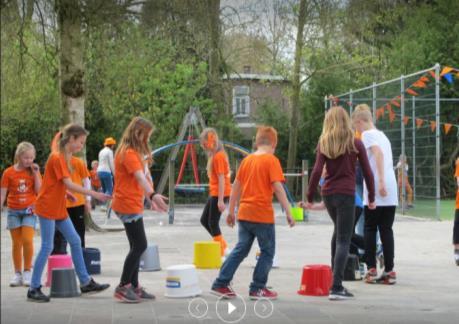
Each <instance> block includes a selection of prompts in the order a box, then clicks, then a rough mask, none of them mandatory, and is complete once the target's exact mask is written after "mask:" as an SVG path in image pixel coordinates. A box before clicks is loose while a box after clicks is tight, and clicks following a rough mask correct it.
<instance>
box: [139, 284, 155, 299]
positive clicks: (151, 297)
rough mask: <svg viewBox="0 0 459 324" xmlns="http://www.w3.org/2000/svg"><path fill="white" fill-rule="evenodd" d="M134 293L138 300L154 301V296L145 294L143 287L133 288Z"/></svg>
mask: <svg viewBox="0 0 459 324" xmlns="http://www.w3.org/2000/svg"><path fill="white" fill-rule="evenodd" d="M134 291H135V293H136V295H137V296H138V297H139V298H140V299H145V300H154V299H156V297H155V295H153V294H149V293H147V292H146V291H145V289H144V288H143V287H140V286H138V287H137V288H134Z"/></svg>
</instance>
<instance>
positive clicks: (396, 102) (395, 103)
mask: <svg viewBox="0 0 459 324" xmlns="http://www.w3.org/2000/svg"><path fill="white" fill-rule="evenodd" d="M390 103H391V104H393V105H394V106H395V107H400V103H399V102H398V101H397V100H396V99H392V100H391V101H390Z"/></svg>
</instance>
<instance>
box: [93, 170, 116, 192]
mask: <svg viewBox="0 0 459 324" xmlns="http://www.w3.org/2000/svg"><path fill="white" fill-rule="evenodd" d="M97 176H98V177H99V179H100V183H101V185H102V191H103V192H104V193H105V194H107V195H112V193H113V176H112V174H111V172H106V171H101V172H97Z"/></svg>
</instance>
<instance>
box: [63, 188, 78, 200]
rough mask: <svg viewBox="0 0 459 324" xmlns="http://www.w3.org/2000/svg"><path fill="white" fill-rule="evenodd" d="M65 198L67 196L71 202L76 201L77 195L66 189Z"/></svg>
mask: <svg viewBox="0 0 459 324" xmlns="http://www.w3.org/2000/svg"><path fill="white" fill-rule="evenodd" d="M65 198H67V199H68V200H70V201H71V202H75V201H77V197H76V196H75V195H74V194H73V193H71V192H70V191H68V190H66V191H65Z"/></svg>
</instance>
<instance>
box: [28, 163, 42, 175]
mask: <svg viewBox="0 0 459 324" xmlns="http://www.w3.org/2000/svg"><path fill="white" fill-rule="evenodd" d="M30 168H31V169H32V172H33V173H38V172H40V167H39V166H38V164H36V163H33V164H32V166H31V167H30Z"/></svg>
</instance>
